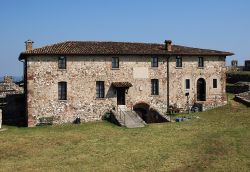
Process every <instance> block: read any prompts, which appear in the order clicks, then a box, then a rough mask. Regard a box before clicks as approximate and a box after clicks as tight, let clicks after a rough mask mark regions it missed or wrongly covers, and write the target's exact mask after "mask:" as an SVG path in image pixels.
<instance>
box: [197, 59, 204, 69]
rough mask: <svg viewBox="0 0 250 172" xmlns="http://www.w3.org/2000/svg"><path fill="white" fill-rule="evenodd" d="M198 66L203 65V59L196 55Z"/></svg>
mask: <svg viewBox="0 0 250 172" xmlns="http://www.w3.org/2000/svg"><path fill="white" fill-rule="evenodd" d="M198 67H204V59H203V57H198Z"/></svg>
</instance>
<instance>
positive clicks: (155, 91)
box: [151, 79, 159, 95]
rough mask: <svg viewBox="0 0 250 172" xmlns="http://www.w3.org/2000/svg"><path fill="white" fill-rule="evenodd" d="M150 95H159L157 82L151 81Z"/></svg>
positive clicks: (155, 80)
mask: <svg viewBox="0 0 250 172" xmlns="http://www.w3.org/2000/svg"><path fill="white" fill-rule="evenodd" d="M151 94H152V95H159V80H158V79H151Z"/></svg>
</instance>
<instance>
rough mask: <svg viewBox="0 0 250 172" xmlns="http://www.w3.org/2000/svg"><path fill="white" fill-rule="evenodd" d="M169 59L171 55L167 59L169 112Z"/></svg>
mask: <svg viewBox="0 0 250 172" xmlns="http://www.w3.org/2000/svg"><path fill="white" fill-rule="evenodd" d="M169 59H170V55H169V56H168V57H167V111H168V109H169Z"/></svg>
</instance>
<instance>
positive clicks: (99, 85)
mask: <svg viewBox="0 0 250 172" xmlns="http://www.w3.org/2000/svg"><path fill="white" fill-rule="evenodd" d="M104 92H105V89H104V81H96V98H104Z"/></svg>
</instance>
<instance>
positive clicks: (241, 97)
mask: <svg viewBox="0 0 250 172" xmlns="http://www.w3.org/2000/svg"><path fill="white" fill-rule="evenodd" d="M234 100H236V101H238V102H240V103H243V104H245V105H247V106H248V107H250V91H248V92H244V93H240V94H237V95H235V97H234Z"/></svg>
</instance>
